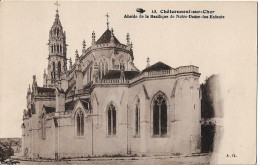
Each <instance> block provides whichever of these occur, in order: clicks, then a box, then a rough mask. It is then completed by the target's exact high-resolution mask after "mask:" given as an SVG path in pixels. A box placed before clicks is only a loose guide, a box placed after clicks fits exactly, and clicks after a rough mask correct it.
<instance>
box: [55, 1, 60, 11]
mask: <svg viewBox="0 0 260 165" xmlns="http://www.w3.org/2000/svg"><path fill="white" fill-rule="evenodd" d="M54 5H55V6H57V10H58V7H59V6H60V4H59V2H58V1H56V2H55V3H54Z"/></svg>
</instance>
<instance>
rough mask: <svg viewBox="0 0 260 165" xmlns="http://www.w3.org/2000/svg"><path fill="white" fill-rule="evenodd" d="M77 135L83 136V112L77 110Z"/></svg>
mask: <svg viewBox="0 0 260 165" xmlns="http://www.w3.org/2000/svg"><path fill="white" fill-rule="evenodd" d="M76 124H77V136H84V113H83V112H82V110H79V111H78V112H77V113H76Z"/></svg>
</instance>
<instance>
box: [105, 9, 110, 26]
mask: <svg viewBox="0 0 260 165" xmlns="http://www.w3.org/2000/svg"><path fill="white" fill-rule="evenodd" d="M105 16H106V17H107V29H109V21H108V18H109V15H108V13H107V14H106V15H105Z"/></svg>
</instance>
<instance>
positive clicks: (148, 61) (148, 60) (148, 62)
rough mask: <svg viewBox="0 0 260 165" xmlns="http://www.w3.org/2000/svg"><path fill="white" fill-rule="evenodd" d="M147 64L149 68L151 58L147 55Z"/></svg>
mask: <svg viewBox="0 0 260 165" xmlns="http://www.w3.org/2000/svg"><path fill="white" fill-rule="evenodd" d="M146 62H147V65H146V68H148V67H149V66H150V59H149V57H147V61H146Z"/></svg>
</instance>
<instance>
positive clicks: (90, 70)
mask: <svg viewBox="0 0 260 165" xmlns="http://www.w3.org/2000/svg"><path fill="white" fill-rule="evenodd" d="M91 76H92V68H90V69H89V81H91Z"/></svg>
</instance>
